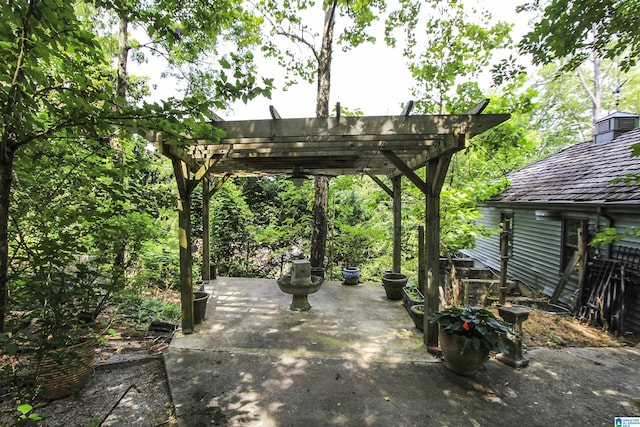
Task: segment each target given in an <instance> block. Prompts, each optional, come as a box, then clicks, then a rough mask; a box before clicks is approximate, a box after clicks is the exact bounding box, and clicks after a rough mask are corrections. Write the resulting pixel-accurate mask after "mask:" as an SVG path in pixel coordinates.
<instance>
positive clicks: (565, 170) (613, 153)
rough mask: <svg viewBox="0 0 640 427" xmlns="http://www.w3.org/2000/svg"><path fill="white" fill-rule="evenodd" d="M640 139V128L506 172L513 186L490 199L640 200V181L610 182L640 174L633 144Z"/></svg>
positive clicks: (639, 165) (519, 200) (518, 200)
mask: <svg viewBox="0 0 640 427" xmlns="http://www.w3.org/2000/svg"><path fill="white" fill-rule="evenodd" d="M636 143H640V128H638V129H634V130H632V131H629V132H626V133H624V134H622V135H620V136H619V137H618V138H616V139H614V140H613V141H610V142H608V143H605V144H594V143H593V142H591V141H587V142H583V143H580V144H575V145H572V146H570V147H568V148H566V149H564V150H562V151H560V152H559V153H556V154H554V155H552V156H549V157H547V158H545V159H543V160H540V161H538V162H536V163H532V164H530V165H528V166H525V167H524V168H522V169H519V170H517V171H515V172H512V173H510V174H509V175H507V177H508V178H509V180H510V181H511V186H510V187H509V188H508V189H507V190H506V191H504V192H503V193H501V194H498V195H496V196H494V197H492V198H491V199H489V201H490V202H541V203H544V202H574V203H575V202H601V203H621V202H632V203H638V202H640V185H638V184H636V185H627V184H624V183H619V184H611V180H612V179H614V178H621V177H624V176H625V175H627V174H640V157H632V156H631V153H632V151H631V150H632V149H631V146H632V145H634V144H636Z"/></svg>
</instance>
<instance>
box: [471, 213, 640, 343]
mask: <svg viewBox="0 0 640 427" xmlns="http://www.w3.org/2000/svg"><path fill="white" fill-rule="evenodd" d="M480 213H481V214H482V217H481V218H480V219H479V221H478V223H479V224H482V225H484V226H485V227H487V228H488V229H489V230H496V231H495V232H494V233H493V234H492V235H491V236H490V237H487V238H481V239H478V240H477V242H476V247H475V248H474V249H471V250H465V251H463V252H464V253H465V254H466V255H468V256H470V257H472V258H474V259H475V260H477V261H478V262H480V263H481V264H483V265H484V266H486V267H488V268H490V269H492V270H494V271H496V272H498V271H499V270H500V240H499V231H497V230H498V228H499V222H500V210H499V209H496V208H490V207H481V208H480ZM573 216H575V217H576V218H580V217H582V218H585V219H586V218H588V220H589V226H588V228H589V240H590V239H591V238H593V236H594V235H595V232H596V222H599V223H600V224H599V226H598V229H599V230H604V228H606V227H608V226H609V223H608V221H607V220H605V219H604V218H602V217H597V216H593V215H592V216H588V215H587V214H584V215H575V213H574V215H573ZM610 216H611V217H612V219H613V226H615V227H616V228H617V229H618V232H619V233H623V232H624V230H626V229H627V228H633V227H636V228H637V227H638V226H640V224H639V223H640V217H638V216H636V215H631V214H610ZM513 233H514V234H513V255H512V257H511V259H510V260H509V264H508V267H507V274H508V276H509V278H511V279H513V280H517V281H520V282H522V283H523V284H525V285H527V286H528V287H530V288H532V289H535V290H538V291H542V292H543V293H544V294H545V295H547V296H551V295H552V294H553V291H554V290H555V288H556V285H557V284H558V282H559V280H560V276H561V272H560V260H561V250H562V242H561V239H562V221H559V220H548V219H547V220H539V219H536V216H535V211H534V210H531V209H515V210H513ZM618 247H626V248H640V238H638V237H634V236H626V237H625V238H624V239H622V240H621V241H619V242H616V243H615V244H613V245H612V248H611V249H612V250H611V253H615V252H616V249H617V248H618ZM609 252H610V251H609V250H605V251H603V253H602V255H604V256H606V257H608V256H610V254H609ZM591 255H592V254H591ZM577 290H578V284H577V274H573V275H572V277H571V280H570V281H569V283H567V285H566V286H565V290H564V292H563V293H562V296H561V297H560V301H561V302H564V303H565V304H568V305H569V306H571V307H573V306H574V305H575V303H576V297H577ZM626 326H627V328H628V329H631V330H633V331H636V332H640V289H638V291H637V294H636V297H635V301H634V303H633V304H632V305H631V307H630V309H629V312H628V313H627V318H626Z"/></svg>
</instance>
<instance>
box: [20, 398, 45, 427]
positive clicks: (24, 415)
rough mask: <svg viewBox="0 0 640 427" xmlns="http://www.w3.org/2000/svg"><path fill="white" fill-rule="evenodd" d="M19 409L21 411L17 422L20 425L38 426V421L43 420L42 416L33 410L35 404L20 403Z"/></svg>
mask: <svg viewBox="0 0 640 427" xmlns="http://www.w3.org/2000/svg"><path fill="white" fill-rule="evenodd" d="M17 411H18V412H19V413H20V415H19V417H18V423H17V425H18V426H36V425H38V421H41V420H42V417H40V415H38V414H37V413H36V412H35V411H34V410H33V406H31V405H29V404H28V403H23V404H22V405H18V408H17Z"/></svg>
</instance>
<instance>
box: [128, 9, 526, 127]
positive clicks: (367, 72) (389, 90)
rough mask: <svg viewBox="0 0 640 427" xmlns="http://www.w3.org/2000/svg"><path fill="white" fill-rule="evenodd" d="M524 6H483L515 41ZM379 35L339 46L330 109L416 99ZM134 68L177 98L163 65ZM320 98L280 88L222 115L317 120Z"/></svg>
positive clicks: (161, 93)
mask: <svg viewBox="0 0 640 427" xmlns="http://www.w3.org/2000/svg"><path fill="white" fill-rule="evenodd" d="M465 1H468V2H471V3H476V2H477V0H465ZM523 2H524V0H516V1H512V0H492V1H491V2H486V1H485V2H481V3H478V4H481V5H482V7H484V8H488V9H489V10H490V12H491V13H492V15H493V18H494V19H496V20H505V21H508V22H513V23H514V24H515V28H514V36H513V37H514V40H519V38H520V37H521V35H523V34H524V32H525V31H526V29H527V23H526V19H527V17H524V16H522V15H519V14H516V12H515V8H516V6H517V5H519V4H521V3H523ZM389 10H391V8H389ZM320 18H322V14H321V16H320ZM373 32H374V33H375V34H376V36H377V37H378V39H379V42H378V43H376V44H375V45H372V44H364V45H361V46H359V47H358V48H356V49H352V50H350V51H349V52H346V53H345V52H343V51H342V50H341V49H340V47H339V46H334V55H333V61H332V70H331V98H330V110H332V111H333V109H334V107H335V104H336V102H340V104H341V106H342V107H346V108H347V109H349V110H351V111H353V110H355V109H359V110H361V111H362V112H363V113H364V114H365V115H369V116H379V115H394V114H400V112H401V111H402V105H403V104H404V103H406V102H407V101H409V100H411V99H412V96H411V88H412V86H413V81H412V78H411V74H410V72H409V70H408V67H407V64H406V60H405V59H404V58H403V57H402V52H401V49H400V48H396V49H392V48H390V47H388V46H386V44H385V43H384V41H383V40H382V29H381V28H380V29H378V30H377V31H376V29H374V30H373ZM130 70H131V72H132V73H134V74H136V75H149V76H150V77H151V81H152V82H153V83H155V84H157V85H158V90H157V91H156V92H155V96H154V97H153V98H152V100H154V101H156V100H158V99H161V98H164V97H167V96H170V95H172V94H173V95H175V92H174V91H173V90H172V87H174V86H175V83H173V82H171V81H167V80H162V79H160V77H159V72H160V70H161V67H158V66H157V64H154V63H149V64H146V65H144V66H137V65H134V66H131V67H130ZM260 70H261V72H264V73H265V75H268V76H278V75H279V74H282V73H283V72H282V71H281V70H278V68H277V67H276V66H270V65H269V64H266V63H263V64H261V66H260ZM278 83H280V84H281V83H282V82H281V81H280V82H278V80H276V84H278ZM315 100H316V84H315V83H313V84H306V83H301V84H298V85H296V86H294V87H291V88H289V89H288V90H287V91H283V90H275V91H274V92H273V93H272V98H271V99H266V98H262V97H261V98H257V99H254V100H251V101H249V103H248V104H244V103H242V102H236V103H235V104H233V106H232V108H231V109H230V110H227V111H216V113H217V114H218V115H219V116H221V117H222V118H223V119H225V120H260V119H270V118H271V116H270V114H269V106H270V105H273V106H274V107H275V108H276V110H277V111H278V113H279V114H280V116H281V117H283V118H296V117H314V116H315V106H316V101H315Z"/></svg>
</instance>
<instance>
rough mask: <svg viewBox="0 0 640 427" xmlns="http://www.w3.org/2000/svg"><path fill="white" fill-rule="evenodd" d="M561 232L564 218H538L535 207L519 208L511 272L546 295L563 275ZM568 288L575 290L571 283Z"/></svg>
mask: <svg viewBox="0 0 640 427" xmlns="http://www.w3.org/2000/svg"><path fill="white" fill-rule="evenodd" d="M561 236H562V222H561V221H550V220H536V216H535V212H534V211H531V210H515V211H514V212H513V256H512V257H511V259H510V260H509V264H508V270H507V274H508V275H509V276H511V277H512V278H514V279H515V280H519V281H521V282H523V283H525V284H526V285H528V286H530V287H532V288H534V289H539V290H542V292H543V293H544V294H545V295H549V296H550V295H551V294H553V291H554V289H555V287H556V285H557V284H558V280H559V277H560V275H559V271H560V252H561V245H560V240H561ZM573 288H574V289H575V285H574V286H573ZM565 289H566V290H567V291H569V292H572V291H573V290H572V289H571V287H570V286H569V284H568V285H567V287H566V288H565ZM565 294H566V292H565ZM563 299H566V298H563ZM563 302H568V301H563Z"/></svg>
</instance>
